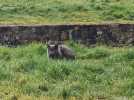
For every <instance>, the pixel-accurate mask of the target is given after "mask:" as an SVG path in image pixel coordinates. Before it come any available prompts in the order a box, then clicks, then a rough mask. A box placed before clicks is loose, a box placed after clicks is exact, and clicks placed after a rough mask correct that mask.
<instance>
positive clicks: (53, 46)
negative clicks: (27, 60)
mask: <svg viewBox="0 0 134 100" xmlns="http://www.w3.org/2000/svg"><path fill="white" fill-rule="evenodd" d="M47 49H48V50H47V51H48V57H49V58H52V59H55V58H56V59H57V58H60V59H63V58H66V59H75V53H74V51H73V50H72V49H71V48H69V47H68V46H66V45H64V44H62V43H58V42H54V41H49V42H48V43H47Z"/></svg>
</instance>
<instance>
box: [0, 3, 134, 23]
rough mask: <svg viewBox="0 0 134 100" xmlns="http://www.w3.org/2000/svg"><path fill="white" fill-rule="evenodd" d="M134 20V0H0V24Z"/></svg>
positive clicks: (124, 21)
mask: <svg viewBox="0 0 134 100" xmlns="http://www.w3.org/2000/svg"><path fill="white" fill-rule="evenodd" d="M103 22H120V23H133V22H134V0H129V1H127V0H0V24H74V23H75V24H76V23H77V24H88V23H103Z"/></svg>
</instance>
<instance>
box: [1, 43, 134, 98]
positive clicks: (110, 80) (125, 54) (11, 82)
mask: <svg viewBox="0 0 134 100" xmlns="http://www.w3.org/2000/svg"><path fill="white" fill-rule="evenodd" d="M67 45H69V46H70V47H72V48H73V49H74V50H75V51H76V53H77V58H76V60H74V61H67V60H52V59H48V58H47V54H46V46H45V45H43V44H37V43H32V44H29V45H25V46H20V47H17V48H8V47H2V46H1V47H0V98H1V100H11V98H13V97H17V98H19V100H44V98H47V99H49V100H52V98H53V99H55V100H56V98H57V99H58V100H59V98H64V99H65V98H69V97H70V98H71V97H72V99H73V97H77V98H76V100H77V99H78V98H79V99H82V98H83V99H88V98H89V99H88V100H96V99H97V98H103V99H106V100H122V99H123V98H124V99H125V100H133V99H134V77H133V76H134V47H123V48H117V47H115V48H113V47H105V46H97V47H95V48H88V47H85V46H83V45H79V44H75V43H72V42H69V43H67ZM73 100H74V99H73Z"/></svg>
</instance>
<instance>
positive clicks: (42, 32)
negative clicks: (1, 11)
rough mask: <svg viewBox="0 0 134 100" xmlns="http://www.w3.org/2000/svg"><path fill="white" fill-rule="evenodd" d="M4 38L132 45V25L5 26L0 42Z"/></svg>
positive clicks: (133, 28) (0, 31) (133, 35)
mask: <svg viewBox="0 0 134 100" xmlns="http://www.w3.org/2000/svg"><path fill="white" fill-rule="evenodd" d="M5 37H8V38H10V39H11V38H14V37H15V38H16V37H17V38H18V40H19V42H22V43H24V42H31V41H42V42H45V41H46V40H48V39H51V40H58V41H64V40H74V41H76V42H81V43H84V44H87V45H91V44H107V45H113V46H114V45H134V24H101V25H33V26H32V25H31V26H30V25H29V26H25V25H5V26H2V25H1V26H0V42H3V41H4V39H5Z"/></svg>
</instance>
